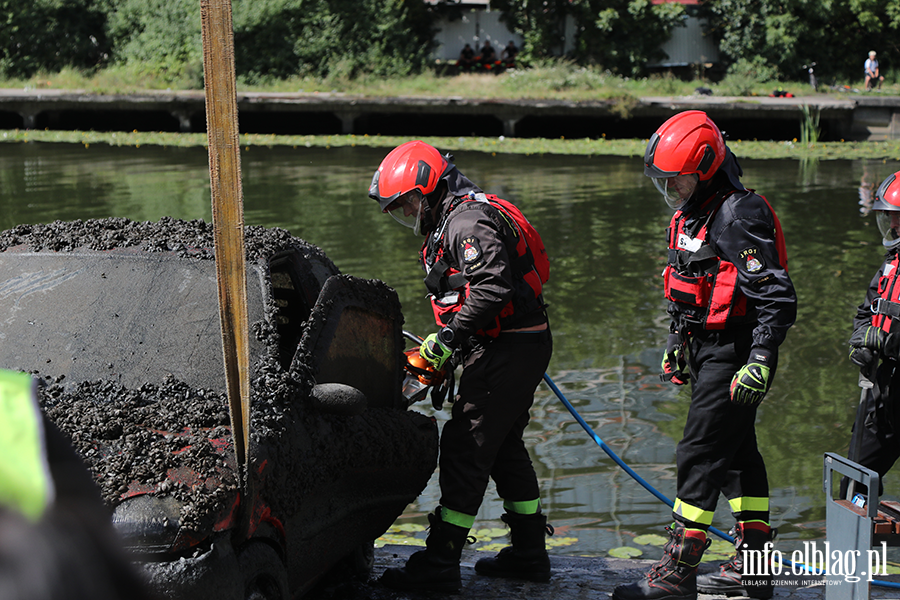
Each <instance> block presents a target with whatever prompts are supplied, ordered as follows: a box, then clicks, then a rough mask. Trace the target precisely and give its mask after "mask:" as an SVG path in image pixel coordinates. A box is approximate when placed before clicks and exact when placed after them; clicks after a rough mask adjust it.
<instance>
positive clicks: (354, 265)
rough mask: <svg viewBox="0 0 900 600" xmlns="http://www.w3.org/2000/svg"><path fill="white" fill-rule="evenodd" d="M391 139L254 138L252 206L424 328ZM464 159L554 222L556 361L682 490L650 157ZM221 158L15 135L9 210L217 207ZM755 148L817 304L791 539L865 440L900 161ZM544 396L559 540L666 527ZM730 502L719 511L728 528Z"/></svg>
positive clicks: (762, 425)
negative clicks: (883, 214) (868, 353)
mask: <svg viewBox="0 0 900 600" xmlns="http://www.w3.org/2000/svg"><path fill="white" fill-rule="evenodd" d="M385 153H386V152H385V151H382V150H372V149H353V148H349V149H331V150H321V149H306V148H299V149H289V148H279V149H267V148H256V147H255V148H252V149H250V150H246V151H244V152H243V155H242V161H243V172H244V180H243V186H244V199H245V219H246V222H247V223H248V224H251V225H265V226H279V227H284V228H286V229H288V230H290V231H291V232H292V233H293V234H294V235H296V236H298V237H301V238H304V239H306V240H307V241H310V242H313V243H315V244H318V245H319V246H321V247H322V248H324V249H325V251H326V252H327V253H328V255H329V256H330V257H331V258H332V260H334V262H335V263H336V264H337V265H338V267H339V268H340V269H341V270H342V271H344V272H346V273H351V274H354V275H357V276H361V277H372V278H379V279H383V280H385V281H386V282H388V283H389V284H390V285H392V286H394V287H395V288H396V289H397V291H398V292H399V294H400V298H401V301H402V303H403V307H404V312H405V315H406V319H407V323H406V328H407V329H410V330H412V331H415V332H417V333H420V334H425V333H427V332H430V331H432V330H433V329H434V325H433V322H432V320H431V316H430V311H429V308H428V303H427V301H426V300H425V298H424V287H423V286H422V283H421V276H422V275H421V272H420V271H419V269H418V266H417V264H416V251H417V249H418V245H419V242H418V240H417V239H416V238H414V237H413V235H412V234H411V233H410V232H409V230H408V229H405V228H402V227H400V226H398V225H397V224H396V223H395V222H394V221H393V220H391V219H390V218H389V217H385V216H384V215H381V214H380V213H379V212H378V210H377V209H376V205H375V203H374V202H373V201H371V200H369V199H368V198H367V197H366V190H367V186H368V184H369V181H370V178H371V174H372V172H373V171H374V169H375V167H376V166H377V165H378V163H379V162H380V160H381V158H382V157H383V156H384V154H385ZM456 158H457V163H458V164H459V165H460V168H461V170H462V171H463V172H464V173H466V174H467V175H468V176H469V177H470V178H471V179H473V180H474V181H475V182H477V183H479V184H480V185H481V186H482V187H484V188H485V189H487V190H489V191H492V192H495V193H497V194H499V195H501V196H503V197H506V198H508V199H510V200H513V201H515V202H516V203H517V204H519V205H520V206H521V207H522V208H523V209H524V211H525V213H526V214H527V215H528V217H529V219H530V220H531V221H532V222H533V223H534V224H535V225H536V226H537V227H538V229H539V230H540V232H541V234H542V236H543V238H544V241H545V243H546V245H547V248H548V251H549V253H550V257H551V261H552V263H551V264H552V267H551V280H550V282H549V283H548V284H547V287H546V299H547V300H548V302H549V303H550V314H551V321H552V328H553V331H554V350H555V352H554V357H553V360H552V362H551V364H550V368H549V374H550V376H551V377H552V378H553V379H554V380H555V382H556V383H557V385H559V386H560V388H561V389H562V391H563V393H565V394H566V396H567V397H568V399H569V400H570V401H571V402H572V403H574V404H575V405H576V407H577V408H578V410H579V411H580V412H581V414H582V415H583V417H584V418H585V419H586V420H587V422H588V423H589V424H590V425H591V427H593V428H594V430H595V431H596V432H597V434H598V435H599V436H600V437H601V438H602V439H603V440H604V442H605V443H606V444H608V445H609V446H610V447H611V448H612V449H613V450H614V451H615V452H617V453H618V454H619V456H621V457H622V458H623V459H624V460H625V461H626V462H628V463H629V464H630V465H631V466H632V467H633V468H634V469H635V470H636V471H637V472H638V473H640V474H641V476H643V477H644V478H645V479H647V480H648V481H649V482H650V483H651V484H652V485H654V486H655V487H657V488H658V489H659V490H660V491H661V492H662V493H664V494H666V495H667V496H669V497H670V498H671V497H673V496H674V493H675V467H674V448H675V443H676V442H677V440H678V438H679V437H680V433H681V428H682V425H683V422H684V417H685V415H686V413H687V407H688V402H689V394H688V392H687V391H686V390H681V389H678V388H675V387H672V386H669V385H662V384H660V383H659V379H658V377H657V372H658V369H659V359H660V354H661V348H662V346H663V343H664V340H665V334H666V327H667V323H668V321H667V318H666V316H665V312H664V306H665V304H664V302H663V300H662V292H661V278H660V276H659V275H660V272H661V271H662V267H663V262H664V246H665V244H664V240H663V229H664V228H665V226H666V224H667V222H668V219H669V216H670V214H671V213H670V212H669V211H668V209H667V208H666V206H665V204H664V203H663V202H662V200H661V199H660V198H658V196H657V193H656V192H655V190H654V189H653V187H652V185H650V184H649V181H648V180H647V179H646V178H644V177H643V175H642V174H641V163H640V159H622V158H578V157H538V156H530V157H523V156H503V155H498V156H488V155H483V154H473V153H465V152H460V153H457V157H456ZM206 159H207V156H206V151H205V150H203V149H201V148H198V149H161V148H157V147H145V148H109V147H99V146H91V147H90V148H84V147H82V146H75V145H60V146H54V145H0V228H3V229H5V228H8V227H11V226H13V225H16V224H19V223H32V222H45V221H52V220H55V219H65V220H69V219H87V218H94V217H107V216H121V217H129V218H132V219H136V220H157V219H159V218H160V217H162V216H173V217H177V218H182V219H196V218H202V219H210V218H211V217H210V214H211V211H210V199H209V185H208V175H207V164H206ZM742 163H743V166H744V170H745V176H744V182H745V184H747V185H748V186H750V187H754V188H756V189H757V190H758V191H759V192H760V193H763V194H764V195H766V196H767V197H768V199H769V200H770V201H771V203H772V204H773V206H774V207H775V208H776V210H777V212H778V214H779V216H780V218H781V221H782V224H783V226H784V231H785V236H786V238H787V243H788V254H789V258H790V272H791V275H792V277H793V279H794V283H795V285H796V288H797V293H798V296H799V319H798V323H797V325H796V326H795V327H794V328H793V329H792V330H791V332H790V333H789V334H788V338H787V342H786V343H785V345H784V346H783V347H782V352H781V358H780V361H779V371H778V376H777V379H776V381H775V385H774V387H773V389H772V391H771V392H770V394H769V395H768V397H767V398H766V400H765V402H764V403H763V405H762V406H761V408H760V411H759V424H758V437H759V442H760V447H761V449H762V452H763V454H764V456H765V458H766V462H767V465H768V469H769V479H770V485H771V488H772V502H773V525H776V526H777V527H778V528H779V530H780V534H779V548H780V549H782V550H792V549H794V548H796V547H799V546H800V544H801V542H802V541H803V540H809V539H820V538H822V537H823V536H824V518H825V511H824V500H823V492H822V483H821V481H822V454H823V453H824V452H826V451H837V452H840V453H843V454H845V453H846V447H847V443H848V439H849V429H850V424H851V422H852V419H853V415H854V409H855V406H856V403H857V402H858V400H859V389H858V387H857V385H856V371H855V370H854V369H853V368H852V366H851V364H850V363H849V361H848V360H847V352H846V340H847V338H848V337H849V334H850V319H851V316H852V315H853V312H854V309H855V306H856V305H857V304H858V303H859V302H860V301H861V300H862V297H863V294H864V291H865V287H866V285H867V283H868V281H869V279H870V278H871V276H872V275H873V274H874V272H875V269H876V268H877V267H878V265H879V264H880V261H881V256H882V252H881V246H880V242H879V236H878V232H877V229H876V228H875V226H874V219H873V218H872V217H871V216H869V217H862V216H861V214H860V187H861V186H874V185H877V183H879V182H880V181H881V180H882V179H883V178H884V177H885V176H886V175H888V174H890V173H892V172H894V171H896V170H898V169H900V163H896V162H887V163H885V162H881V161H878V162H860V161H830V162H822V163H819V164H803V163H798V162H792V161H742ZM423 404H425V405H427V402H426V403H423ZM421 409H422V410H423V411H425V412H428V411H430V407H429V406H422V407H421ZM533 414H534V418H533V421H532V424H531V426H530V428H529V430H528V432H527V435H528V438H529V439H528V441H529V444H530V446H531V448H532V451H533V457H534V460H535V465H536V468H537V471H538V474H539V477H540V478H541V481H542V486H543V501H544V506H545V510H546V511H547V512H548V513H549V514H550V518H551V521H552V522H553V524H554V525H555V526H556V529H557V532H558V533H557V536H555V537H556V539H557V540H561V539H563V538H571V539H565V543H566V544H567V545H565V546H561V547H558V548H556V549H555V551H556V552H565V553H573V554H603V553H605V552H606V551H607V550H608V549H609V548H612V547H616V546H621V545H626V544H629V543H631V542H630V540H631V539H632V537H633V536H634V535H636V534H643V533H661V527H662V525H663V524H665V523H667V522H669V520H670V516H669V509H668V507H666V506H665V505H663V504H662V503H661V502H659V501H658V500H657V499H656V498H654V497H653V496H651V495H650V494H649V493H648V492H647V491H645V490H644V489H643V488H641V487H640V486H639V485H638V484H636V483H635V482H634V481H632V480H631V479H630V478H629V477H628V476H627V475H626V474H625V473H624V472H622V471H621V470H620V469H619V468H618V467H616V466H615V465H614V463H613V462H612V461H611V460H610V459H609V458H608V457H607V456H606V454H604V453H603V451H602V450H600V448H599V447H598V446H597V445H596V444H595V443H594V441H593V440H591V439H590V438H589V437H588V436H587V435H586V434H585V433H584V431H583V430H582V429H581V427H580V426H579V425H578V424H577V422H576V421H575V420H574V419H573V418H572V417H571V416H570V415H569V414H568V412H567V411H566V409H565V407H563V405H562V404H561V403H560V402H559V401H557V399H556V398H555V397H554V396H553V394H552V393H551V392H550V390H549V389H547V388H546V387H543V386H542V387H541V388H540V390H539V395H538V398H537V401H536V406H535V409H534V413H533ZM437 416H438V418H439V419H441V418H445V417H444V415H443V413H438V415H437ZM898 481H900V472H898V474H897V475H891V476H889V477H888V481H887V483H886V489H887V492H888V494H890V495H895V496H896V495H897V494H898V493H900V485H898V483H897V482H898ZM439 496H440V495H439V491H438V489H437V485H436V478H434V479H433V483H432V484H431V485H430V486H429V487H428V489H427V490H426V491H425V493H424V494H423V495H422V497H421V498H420V500H419V502H418V503H417V504H416V505H414V506H411V507H410V509H409V510H408V511H407V514H406V515H405V516H404V517H403V518H402V519H401V521H402V522H405V523H417V524H424V523H426V521H425V519H424V517H423V515H424V513H426V512H428V511H430V510H432V509H433V508H434V506H436V505H437V504H438V499H439ZM723 505H725V503H724V501H723V502H721V503H720V509H719V511H718V513H717V516H716V520H715V522H714V525H716V526H717V527H719V528H720V529H723V530H727V529H728V527H730V525H731V523H730V517H729V515H728V513H727V510H726V509H725V508H724V506H723ZM501 513H502V507H501V505H500V503H499V502H497V501H496V500H495V499H494V498H493V488H491V489H490V490H489V494H488V500H487V501H486V502H485V504H484V505H483V506H482V510H481V513H480V514H479V521H478V523H477V525H476V527H478V528H487V527H498V526H500V525H502V524H501V523H500V521H499V516H500V514H501ZM551 540H552V538H551ZM484 541H489V540H487V539H484ZM657 554H658V550H650V551H649V552H648V553H647V556H649V557H653V558H655V557H656V555H657Z"/></svg>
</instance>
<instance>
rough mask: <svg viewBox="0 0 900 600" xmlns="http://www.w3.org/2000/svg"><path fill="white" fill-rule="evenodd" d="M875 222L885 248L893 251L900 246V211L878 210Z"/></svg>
mask: <svg viewBox="0 0 900 600" xmlns="http://www.w3.org/2000/svg"><path fill="white" fill-rule="evenodd" d="M875 222H876V223H877V224H878V231H880V232H881V238H882V240H881V243H882V244H884V247H885V248H891V249H893V248H896V247H897V246H898V245H900V211H898V210H876V211H875Z"/></svg>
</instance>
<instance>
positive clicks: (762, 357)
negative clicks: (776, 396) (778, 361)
mask: <svg viewBox="0 0 900 600" xmlns="http://www.w3.org/2000/svg"><path fill="white" fill-rule="evenodd" d="M771 363H772V352H770V351H769V350H766V349H765V348H753V349H752V350H751V351H750V358H749V359H748V360H747V364H746V365H744V366H743V367H741V368H740V369H739V370H738V372H737V373H735V374H734V377H733V378H732V379H731V388H730V390H729V393H730V395H731V401H732V402H734V403H735V404H750V405H756V404H759V403H760V402H762V400H763V398H764V397H765V395H766V392H768V391H769V385H770V382H769V368H770V364H771Z"/></svg>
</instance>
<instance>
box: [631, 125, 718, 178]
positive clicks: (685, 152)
mask: <svg viewBox="0 0 900 600" xmlns="http://www.w3.org/2000/svg"><path fill="white" fill-rule="evenodd" d="M724 159H725V139H724V138H723V137H722V132H721V131H719V128H718V127H716V124H715V123H713V122H712V119H710V118H709V117H708V116H707V115H706V113H705V112H703V111H700V110H688V111H685V112H683V113H678V114H677V115H675V116H674V117H672V118H670V119H669V120H668V121H666V122H665V123H663V124H662V127H660V128H659V129H657V130H656V133H654V134H653V136H652V137H651V138H650V142H649V143H648V144H647V150H646V151H645V152H644V175H646V176H647V177H674V176H676V175H693V174H696V175H697V177H698V178H699V179H700V181H707V180H709V179H710V178H712V176H713V175H714V174H715V172H716V171H717V170H718V169H719V166H720V165H721V164H722V161H723V160H724Z"/></svg>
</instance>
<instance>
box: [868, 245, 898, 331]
mask: <svg viewBox="0 0 900 600" xmlns="http://www.w3.org/2000/svg"><path fill="white" fill-rule="evenodd" d="M898 271H900V254H898V253H896V252H895V253H894V254H893V255H892V256H891V257H890V259H889V260H888V261H887V262H885V264H884V269H883V270H882V272H881V277H880V278H879V279H878V297H877V298H875V299H874V300H873V301H872V306H871V310H872V325H873V326H875V327H879V328H881V329H882V331H884V332H885V333H892V331H893V332H897V331H900V319H898V318H897V317H900V283H898V281H897V280H898V279H900V273H898Z"/></svg>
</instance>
